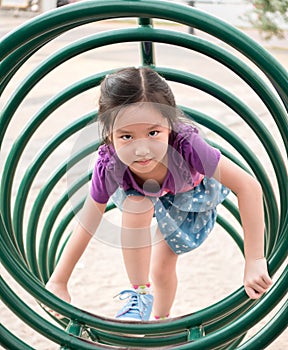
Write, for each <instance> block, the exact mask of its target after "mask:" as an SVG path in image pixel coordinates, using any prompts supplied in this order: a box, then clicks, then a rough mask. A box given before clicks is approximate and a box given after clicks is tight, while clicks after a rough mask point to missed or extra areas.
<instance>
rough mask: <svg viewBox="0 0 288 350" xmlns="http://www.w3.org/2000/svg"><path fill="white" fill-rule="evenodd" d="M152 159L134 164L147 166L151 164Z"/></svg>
mask: <svg viewBox="0 0 288 350" xmlns="http://www.w3.org/2000/svg"><path fill="white" fill-rule="evenodd" d="M151 161H152V159H142V160H137V161H136V162H135V163H137V164H140V165H142V166H146V165H149V164H150V163H151Z"/></svg>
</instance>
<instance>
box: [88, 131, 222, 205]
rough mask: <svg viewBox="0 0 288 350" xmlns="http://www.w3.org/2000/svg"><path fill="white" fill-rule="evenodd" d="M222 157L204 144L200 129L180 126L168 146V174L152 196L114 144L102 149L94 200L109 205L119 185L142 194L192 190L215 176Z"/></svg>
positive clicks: (96, 167)
mask: <svg viewBox="0 0 288 350" xmlns="http://www.w3.org/2000/svg"><path fill="white" fill-rule="evenodd" d="M219 158H220V151H219V150H218V149H216V148H213V147H212V146H210V145H209V144H207V143H206V142H205V140H204V139H203V138H202V137H201V136H200V135H199V133H198V130H197V129H196V128H195V127H193V126H192V125H189V124H179V125H178V132H177V133H176V132H175V131H173V132H171V134H170V139H169V147H168V172H167V175H166V178H165V180H164V182H163V184H162V185H161V188H160V190H159V192H157V193H155V192H153V193H149V192H147V191H144V190H143V188H142V187H141V186H139V185H138V184H137V182H136V181H135V179H134V177H133V173H132V172H131V171H130V169H129V168H128V166H127V165H125V164H124V163H122V162H121V161H120V159H119V158H118V157H117V154H116V152H115V150H114V147H113V145H112V144H108V145H106V144H104V145H102V146H100V147H99V150H98V158H97V161H96V164H95V167H94V171H93V175H92V183H91V189H90V193H91V197H92V198H93V199H94V200H95V201H96V202H98V203H107V202H108V200H109V198H110V196H111V195H112V194H113V193H114V192H115V191H116V190H117V188H118V187H119V186H120V187H122V188H123V189H124V191H127V190H129V189H135V190H137V191H138V192H140V193H142V194H143V195H150V196H158V197H159V196H163V195H164V194H166V193H167V192H170V193H172V194H176V193H180V192H186V191H188V190H191V189H192V188H193V187H194V186H195V185H197V184H198V183H199V182H200V181H201V180H202V178H203V176H204V175H205V176H207V177H212V176H213V174H214V172H215V170H216V167H217V165H218V162H219Z"/></svg>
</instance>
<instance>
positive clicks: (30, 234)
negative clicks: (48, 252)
mask: <svg viewBox="0 0 288 350" xmlns="http://www.w3.org/2000/svg"><path fill="white" fill-rule="evenodd" d="M98 146H99V143H97V142H96V143H93V144H92V145H90V146H87V148H85V149H83V150H80V151H78V152H77V153H76V154H74V155H73V156H72V158H71V159H69V160H67V161H65V162H63V163H62V164H61V165H60V166H59V167H58V169H56V171H55V172H54V174H53V175H51V176H50V178H49V179H48V180H47V182H46V184H45V185H43V186H42V187H41V190H40V191H39V194H38V196H37V197H36V199H35V201H34V205H33V207H32V209H31V214H30V217H29V221H28V226H27V236H26V251H27V259H28V262H29V265H30V267H31V270H32V271H33V272H34V274H35V275H36V276H38V277H39V278H40V277H41V274H40V272H39V267H38V262H37V254H36V235H37V226H38V221H39V217H40V213H41V211H42V208H43V206H44V203H45V202H46V200H47V198H48V196H49V194H50V193H51V192H52V190H53V188H54V186H55V185H56V184H57V182H58V181H59V180H60V179H61V178H62V177H63V176H64V175H65V173H66V171H67V170H68V169H69V168H71V167H73V166H74V165H75V164H76V163H77V162H79V161H80V160H82V159H83V158H85V157H86V156H87V155H89V154H91V153H92V152H95V151H96V150H97V148H98Z"/></svg>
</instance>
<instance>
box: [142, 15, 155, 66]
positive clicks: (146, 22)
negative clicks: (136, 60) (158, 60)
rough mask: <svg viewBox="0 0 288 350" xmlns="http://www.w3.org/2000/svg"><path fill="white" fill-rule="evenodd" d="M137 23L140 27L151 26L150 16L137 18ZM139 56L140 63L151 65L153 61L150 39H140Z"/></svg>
mask: <svg viewBox="0 0 288 350" xmlns="http://www.w3.org/2000/svg"><path fill="white" fill-rule="evenodd" d="M139 25H140V26H141V27H147V28H152V27H153V24H152V20H151V18H139ZM141 56H142V64H143V65H144V66H153V65H154V64H155V62H154V47H153V43H152V42H151V41H142V42H141Z"/></svg>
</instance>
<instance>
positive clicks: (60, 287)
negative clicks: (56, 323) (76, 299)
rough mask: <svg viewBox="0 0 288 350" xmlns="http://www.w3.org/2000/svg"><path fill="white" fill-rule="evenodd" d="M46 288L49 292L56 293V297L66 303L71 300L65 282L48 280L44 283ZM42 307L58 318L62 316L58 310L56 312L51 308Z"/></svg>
mask: <svg viewBox="0 0 288 350" xmlns="http://www.w3.org/2000/svg"><path fill="white" fill-rule="evenodd" d="M46 289H47V290H49V292H51V293H53V294H54V295H56V297H58V298H60V299H62V300H64V301H66V302H67V303H70V302H71V296H70V294H69V292H68V288H67V284H66V283H61V282H53V281H48V282H47V284H46ZM43 307H44V309H45V310H46V311H48V312H49V313H50V314H52V315H53V316H55V317H57V318H59V319H60V318H62V317H63V316H62V315H60V314H59V313H58V312H56V311H54V310H52V309H49V308H48V307H47V306H43Z"/></svg>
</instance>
